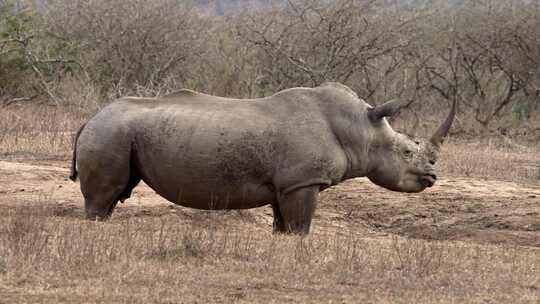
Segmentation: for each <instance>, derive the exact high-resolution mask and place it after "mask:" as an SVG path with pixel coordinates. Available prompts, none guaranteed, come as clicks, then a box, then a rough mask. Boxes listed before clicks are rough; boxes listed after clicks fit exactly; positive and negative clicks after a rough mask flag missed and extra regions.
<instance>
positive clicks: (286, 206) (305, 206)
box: [272, 185, 319, 235]
mask: <svg viewBox="0 0 540 304" xmlns="http://www.w3.org/2000/svg"><path fill="white" fill-rule="evenodd" d="M318 195H319V186H318V185H316V186H310V187H304V188H299V189H296V190H294V191H291V192H289V193H287V194H284V195H281V196H280V197H279V198H278V204H277V205H272V209H273V210H274V232H277V233H293V234H301V235H305V234H308V233H309V228H310V226H311V220H312V218H313V214H314V213H315V208H316V206H317V198H318Z"/></svg>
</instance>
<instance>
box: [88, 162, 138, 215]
mask: <svg viewBox="0 0 540 304" xmlns="http://www.w3.org/2000/svg"><path fill="white" fill-rule="evenodd" d="M129 154H130V152H127V153H126V156H127V157H125V158H124V160H122V159H119V158H118V157H112V156H109V155H103V154H102V155H99V161H94V162H92V161H91V160H93V159H91V158H88V159H89V161H88V162H85V161H84V160H85V159H86V158H84V157H81V158H79V159H80V163H79V166H80V168H79V169H80V170H79V178H80V185H81V192H82V193H83V196H84V208H85V212H86V217H87V218H88V219H91V220H96V219H97V220H107V219H108V218H109V217H110V216H111V214H112V213H113V211H114V208H115V207H116V205H117V204H118V201H124V200H125V199H127V198H129V197H130V196H131V192H132V190H133V188H135V186H137V184H138V183H139V181H140V180H141V178H140V176H139V174H138V170H137V168H136V167H135V166H134V163H133V162H132V161H131V159H130V156H129ZM94 160H95V158H94ZM96 163H97V164H98V165H97V166H96Z"/></svg>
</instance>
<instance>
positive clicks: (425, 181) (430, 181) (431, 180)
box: [420, 173, 437, 188]
mask: <svg viewBox="0 0 540 304" xmlns="http://www.w3.org/2000/svg"><path fill="white" fill-rule="evenodd" d="M436 180H437V176H436V175H435V174H431V173H428V174H424V175H422V176H421V177H420V183H421V184H422V185H423V186H424V187H426V188H429V187H432V186H433V185H435V181H436Z"/></svg>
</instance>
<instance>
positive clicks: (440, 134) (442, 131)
mask: <svg viewBox="0 0 540 304" xmlns="http://www.w3.org/2000/svg"><path fill="white" fill-rule="evenodd" d="M456 107H457V100H454V102H453V103H452V109H451V110H450V113H449V114H448V117H446V120H445V121H444V122H443V123H442V124H441V126H440V127H439V128H438V129H437V131H435V133H434V134H433V136H432V137H431V139H430V141H431V143H432V144H433V145H434V146H436V147H439V146H440V145H441V144H442V143H443V141H444V138H445V137H446V135H448V131H450V127H451V126H452V122H453V121H454V117H455V116H456Z"/></svg>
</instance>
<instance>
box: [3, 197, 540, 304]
mask: <svg viewBox="0 0 540 304" xmlns="http://www.w3.org/2000/svg"><path fill="white" fill-rule="evenodd" d="M212 222H213V223H215V225H207V226H206V227H199V228H197V229H193V228H192V227H191V228H190V226H182V225H179V223H178V222H177V220H175V218H174V217H172V216H162V217H147V218H139V219H119V220H113V221H111V222H108V223H99V222H87V221H83V220H79V219H66V218H62V217H58V216H54V213H53V212H52V210H51V209H39V208H38V209H35V208H34V209H32V208H25V207H21V208H15V209H14V210H11V211H10V212H8V213H7V214H3V215H2V220H1V221H0V231H1V232H2V233H1V234H0V256H1V261H0V292H1V293H2V294H3V300H2V301H5V303H16V302H41V303H60V302H62V303H68V302H69V303H79V302H81V303H82V302H90V303H104V302H106V303H232V302H236V303H282V302H300V303H305V302H321V303H331V302H334V303H335V302H339V303H342V302H344V303H360V302H364V303H366V302H367V303H456V302H458V303H459V302H469V303H507V302H510V301H512V302H520V303H527V302H530V303H535V302H536V301H538V300H540V289H539V288H540V252H539V251H538V249H527V248H521V247H502V246H481V245H471V244H466V243H459V242H427V241H419V240H407V239H398V238H391V239H369V238H363V237H358V236H354V234H353V233H348V232H342V233H340V234H321V235H313V236H310V237H308V238H298V237H286V236H272V235H270V234H269V233H268V232H264V233H263V232H257V231H250V233H246V231H245V230H244V229H245V228H248V227H242V226H241V225H240V226H238V225H230V224H228V223H220V221H219V218H217V217H215V218H213V219H212Z"/></svg>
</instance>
